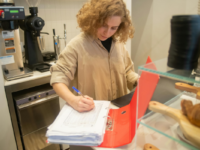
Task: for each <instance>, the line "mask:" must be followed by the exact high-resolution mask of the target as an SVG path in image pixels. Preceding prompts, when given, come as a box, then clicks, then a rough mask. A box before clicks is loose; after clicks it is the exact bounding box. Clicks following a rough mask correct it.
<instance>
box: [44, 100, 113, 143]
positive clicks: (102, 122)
mask: <svg viewBox="0 0 200 150" xmlns="http://www.w3.org/2000/svg"><path fill="white" fill-rule="evenodd" d="M94 103H95V108H94V109H93V110H91V111H89V112H83V113H79V112H78V111H76V110H74V109H73V108H72V107H71V106H69V105H67V104H65V106H64V107H63V108H62V110H61V111H60V113H59V115H58V116H57V118H56V119H55V121H54V122H53V124H51V126H49V127H48V131H47V133H46V136H47V138H48V142H49V143H58V144H69V145H83V146H98V145H100V144H101V143H102V142H103V137H104V133H105V128H106V121H107V116H108V112H109V105H110V102H109V101H94Z"/></svg>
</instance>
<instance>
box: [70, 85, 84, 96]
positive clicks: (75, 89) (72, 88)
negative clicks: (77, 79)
mask: <svg viewBox="0 0 200 150" xmlns="http://www.w3.org/2000/svg"><path fill="white" fill-rule="evenodd" d="M72 89H74V90H75V91H76V92H77V93H78V94H79V95H81V96H83V97H84V95H83V94H82V93H81V92H80V91H79V90H78V89H76V88H75V87H72Z"/></svg>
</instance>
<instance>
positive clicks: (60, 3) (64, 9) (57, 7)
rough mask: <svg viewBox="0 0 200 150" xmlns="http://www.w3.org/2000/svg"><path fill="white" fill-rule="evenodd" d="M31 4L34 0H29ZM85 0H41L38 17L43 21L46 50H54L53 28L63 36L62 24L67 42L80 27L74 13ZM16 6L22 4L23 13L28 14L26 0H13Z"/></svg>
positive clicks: (77, 32)
mask: <svg viewBox="0 0 200 150" xmlns="http://www.w3.org/2000/svg"><path fill="white" fill-rule="evenodd" d="M29 1H30V4H33V2H35V1H36V0H29ZM86 1H87V0H41V1H40V3H39V5H38V17H41V18H42V19H44V21H45V26H44V28H43V30H42V32H48V33H49V35H46V34H44V38H45V46H46V51H54V48H53V29H55V31H56V34H57V35H59V36H60V37H64V24H66V28H67V43H68V42H69V41H70V40H71V39H72V38H73V37H74V36H76V35H77V34H79V33H80V28H78V27H77V26H78V25H77V21H76V14H77V13H78V10H79V9H80V8H81V7H82V5H83V4H84V3H85V2H86ZM15 5H16V6H24V8H25V15H30V13H29V9H28V8H29V6H28V4H27V2H26V0H15ZM23 36H24V35H23V31H20V38H21V41H23V39H24V38H23ZM64 46H65V45H64V40H61V50H62V49H63V48H64Z"/></svg>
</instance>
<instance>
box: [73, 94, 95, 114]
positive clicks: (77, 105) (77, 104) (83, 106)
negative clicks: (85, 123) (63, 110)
mask: <svg viewBox="0 0 200 150" xmlns="http://www.w3.org/2000/svg"><path fill="white" fill-rule="evenodd" d="M70 105H71V106H72V107H73V108H74V109H75V110H77V111H78V112H85V111H90V110H92V109H93V108H94V107H95V105H94V101H93V98H91V97H89V96H87V95H84V97H83V96H75V99H74V100H73V101H72V102H71V104H70Z"/></svg>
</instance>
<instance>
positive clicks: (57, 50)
mask: <svg viewBox="0 0 200 150" xmlns="http://www.w3.org/2000/svg"><path fill="white" fill-rule="evenodd" d="M60 39H64V40H65V46H66V45H67V30H66V24H64V38H61V37H60V36H59V35H56V32H55V29H53V43H54V51H55V54H56V59H58V56H59V55H60V52H61V51H60Z"/></svg>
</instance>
